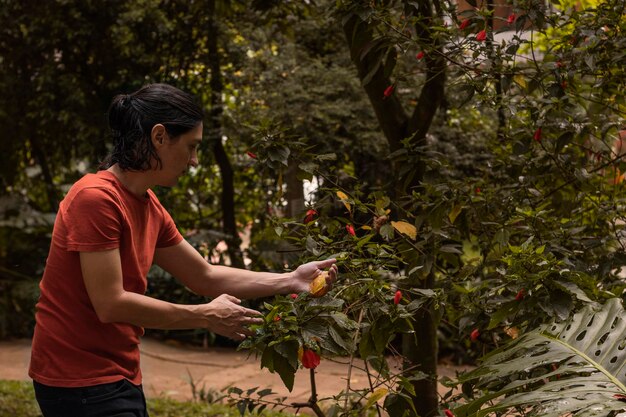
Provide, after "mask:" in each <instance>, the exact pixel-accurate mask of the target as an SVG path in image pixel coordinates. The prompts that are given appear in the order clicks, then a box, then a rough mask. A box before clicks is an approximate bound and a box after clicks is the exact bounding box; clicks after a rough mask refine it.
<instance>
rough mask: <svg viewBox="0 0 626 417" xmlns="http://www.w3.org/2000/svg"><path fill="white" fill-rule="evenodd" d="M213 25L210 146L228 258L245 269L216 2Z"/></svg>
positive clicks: (210, 6) (209, 39) (210, 42)
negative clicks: (227, 144)
mask: <svg viewBox="0 0 626 417" xmlns="http://www.w3.org/2000/svg"><path fill="white" fill-rule="evenodd" d="M207 6H208V7H207V9H208V14H209V21H208V24H207V49H208V59H209V63H208V64H209V67H210V69H211V79H210V81H209V85H210V87H211V102H210V105H211V108H210V111H209V125H208V127H207V131H208V132H207V136H208V142H209V143H211V144H213V152H214V154H215V160H216V161H217V164H218V166H219V168H220V173H221V177H222V230H223V232H224V234H225V235H226V238H225V241H226V244H227V245H228V256H229V257H230V262H231V265H232V266H234V267H237V268H243V267H244V262H243V254H242V253H241V238H240V237H239V233H238V231H237V222H236V220H235V181H234V173H233V167H232V165H231V163H230V160H229V159H228V155H227V154H226V150H225V149H224V146H223V144H222V113H223V103H222V91H223V90H224V83H223V82H222V72H221V67H220V55H219V50H218V38H219V28H218V26H217V22H216V18H215V0H209V1H208V2H207Z"/></svg>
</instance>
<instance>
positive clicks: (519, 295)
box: [515, 288, 526, 301]
mask: <svg viewBox="0 0 626 417" xmlns="http://www.w3.org/2000/svg"><path fill="white" fill-rule="evenodd" d="M525 295H526V294H525V292H524V289H523V288H522V289H521V290H519V291H518V292H517V295H516V296H515V301H522V300H523V299H524V296H525Z"/></svg>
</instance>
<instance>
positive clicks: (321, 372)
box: [0, 338, 463, 403]
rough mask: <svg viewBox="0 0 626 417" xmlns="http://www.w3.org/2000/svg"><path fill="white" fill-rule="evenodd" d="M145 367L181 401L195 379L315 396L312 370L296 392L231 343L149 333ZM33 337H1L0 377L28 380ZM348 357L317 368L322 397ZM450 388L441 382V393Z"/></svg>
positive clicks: (339, 386) (299, 378)
mask: <svg viewBox="0 0 626 417" xmlns="http://www.w3.org/2000/svg"><path fill="white" fill-rule="evenodd" d="M141 354H142V359H141V367H142V371H143V377H144V378H143V383H144V390H145V392H146V396H148V397H156V396H165V397H169V398H173V399H178V400H190V399H193V393H192V383H191V382H190V381H191V380H193V383H194V384H195V386H196V389H197V390H200V389H202V388H203V387H204V390H205V391H213V392H217V391H220V390H222V389H224V388H226V387H229V386H235V387H239V388H241V389H244V390H246V389H249V388H253V387H259V389H264V388H271V389H272V390H273V391H274V392H276V393H277V396H286V397H287V402H289V403H292V402H303V401H306V400H307V399H308V398H309V397H310V395H311V387H310V382H309V371H308V369H300V370H299V371H298V372H297V373H296V378H295V384H294V388H293V391H292V392H289V391H287V389H286V388H285V386H284V385H283V383H282V381H281V380H280V377H279V376H278V375H277V374H272V373H270V372H269V371H268V370H267V369H261V367H260V359H257V358H255V357H254V356H251V357H248V355H247V353H246V352H237V351H236V350H234V349H228V348H209V349H203V348H198V347H191V346H181V345H179V344H176V343H165V342H162V341H158V340H155V339H150V338H145V339H143V341H142V344H141ZM29 360H30V340H27V339H20V340H12V341H0V379H5V380H29V377H28V373H27V371H28V363H29ZM347 362H348V359H345V358H339V359H337V360H333V361H330V360H325V359H323V360H322V363H321V364H320V365H319V366H318V367H317V369H316V385H317V390H318V395H319V397H320V398H324V397H330V396H332V395H336V394H338V393H339V392H340V391H341V390H345V389H346V387H347V375H348V364H347ZM354 364H355V365H356V366H355V367H353V368H352V372H351V375H350V386H351V387H352V388H363V387H367V386H368V385H369V382H368V379H367V374H366V373H365V372H364V371H363V370H362V368H363V366H362V365H363V364H362V362H361V361H355V362H354ZM461 370H463V368H460V367H454V366H445V365H442V366H440V367H439V374H440V376H449V377H454V376H455V374H456V372H457V371H461ZM446 391H447V389H445V388H444V387H440V393H441V394H443V393H445V392H446Z"/></svg>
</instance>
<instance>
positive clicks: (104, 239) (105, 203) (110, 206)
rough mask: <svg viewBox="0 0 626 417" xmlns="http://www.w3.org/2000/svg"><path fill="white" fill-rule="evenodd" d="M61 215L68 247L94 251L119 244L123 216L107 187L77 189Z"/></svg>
mask: <svg viewBox="0 0 626 417" xmlns="http://www.w3.org/2000/svg"><path fill="white" fill-rule="evenodd" d="M63 215H64V217H65V224H66V227H67V240H66V245H67V250H69V251H80V252H95V251H101V250H108V249H115V248H118V247H119V246H120V238H121V234H122V221H123V215H122V211H121V208H120V205H119V202H118V201H117V200H116V199H115V197H114V196H113V195H111V194H110V193H109V192H107V191H106V190H104V189H100V188H85V189H83V190H80V191H79V192H78V193H77V194H76V195H75V196H74V198H73V199H72V201H70V202H69V204H68V205H67V206H66V207H65V210H64V212H63Z"/></svg>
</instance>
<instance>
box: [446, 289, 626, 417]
mask: <svg viewBox="0 0 626 417" xmlns="http://www.w3.org/2000/svg"><path fill="white" fill-rule="evenodd" d="M625 333H626V312H625V311H624V308H623V306H622V303H621V300H620V299H617V298H613V299H610V300H609V301H608V302H607V303H606V304H605V305H604V306H598V305H589V306H587V307H585V308H584V309H583V310H581V311H580V312H578V313H576V314H574V315H572V316H571V317H569V318H568V319H567V320H564V321H558V320H557V321H554V322H552V323H550V324H547V325H544V326H541V327H540V328H539V329H537V330H535V331H532V332H528V333H526V334H524V335H523V336H522V337H520V338H519V339H516V340H514V341H512V342H511V343H509V344H507V345H505V346H504V347H502V348H500V349H498V350H496V351H494V352H492V353H491V354H489V355H487V356H486V357H485V360H484V362H483V364H482V365H481V366H480V367H478V368H477V369H475V370H474V371H472V372H470V373H468V374H466V375H464V376H462V377H461V378H460V381H459V382H460V383H466V382H468V381H471V382H472V383H474V384H475V385H476V387H477V389H479V390H486V391H485V392H484V395H482V396H481V397H480V398H477V399H475V400H473V401H470V402H469V403H467V404H465V405H463V406H461V407H459V408H457V409H455V410H454V413H455V415H456V416H458V417H464V416H476V417H479V416H486V415H489V414H492V413H496V412H498V414H501V413H502V412H503V411H505V410H513V409H516V408H517V409H519V408H521V409H524V410H525V412H527V413H528V414H531V415H540V416H542V417H558V416H562V415H567V414H568V413H575V414H576V415H578V416H583V415H584V416H606V415H609V414H611V413H612V412H619V411H623V410H624V409H625V404H624V403H623V402H621V401H618V400H616V399H615V398H614V397H613V396H614V395H615V394H618V393H619V394H624V395H626V385H625V384H626V372H625V371H626V349H624V346H625V344H626V342H625V341H624V334H625ZM491 401H493V402H494V403H493V404H488V403H489V402H491Z"/></svg>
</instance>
